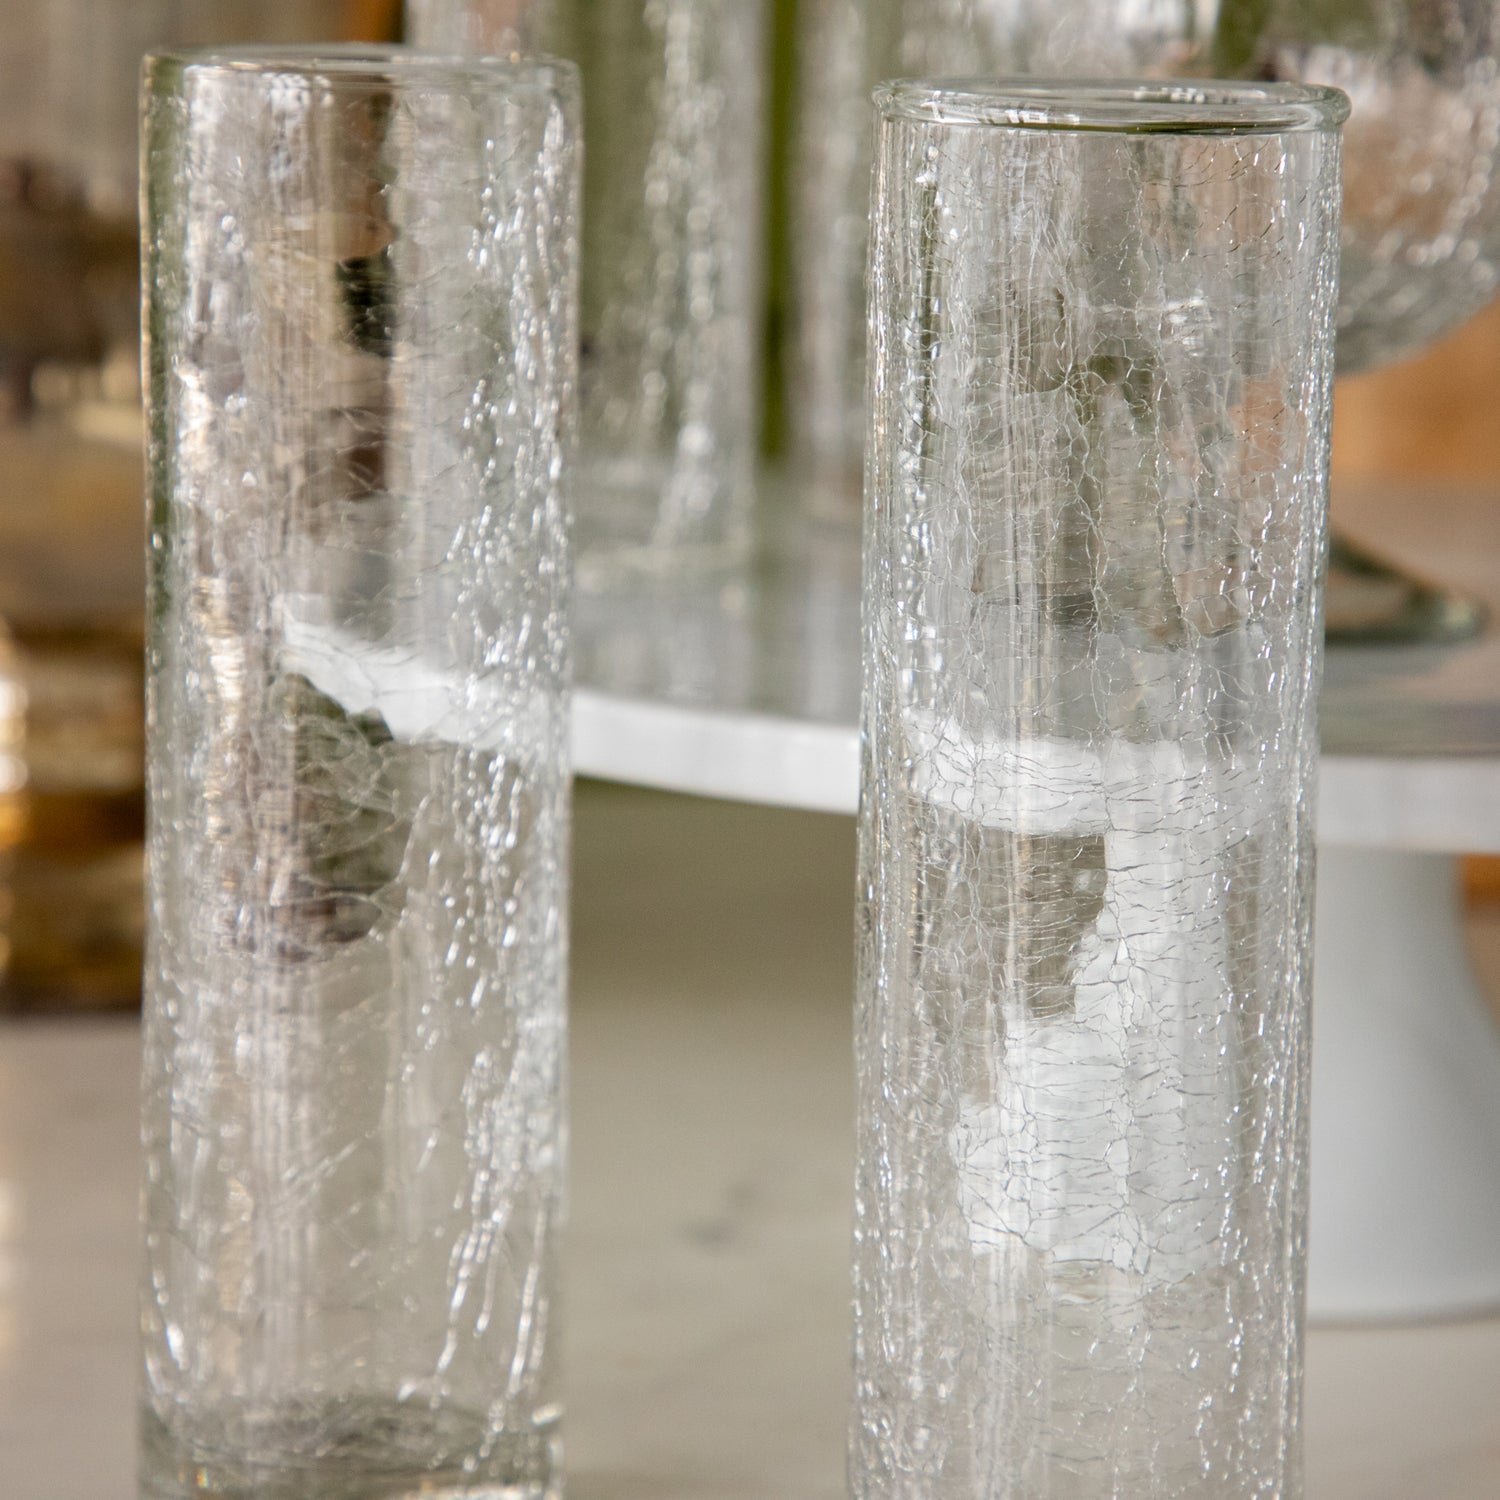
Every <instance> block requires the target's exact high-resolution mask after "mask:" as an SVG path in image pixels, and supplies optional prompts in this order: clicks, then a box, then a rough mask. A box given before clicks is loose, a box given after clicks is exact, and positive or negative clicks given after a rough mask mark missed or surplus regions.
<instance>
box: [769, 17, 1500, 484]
mask: <svg viewBox="0 0 1500 1500" xmlns="http://www.w3.org/2000/svg"><path fill="white" fill-rule="evenodd" d="M801 16H802V21H801V24H802V26H803V28H804V33H803V37H802V46H801V48H800V55H801V67H800V73H799V83H798V89H797V101H798V125H797V130H796V140H797V148H796V149H797V154H796V167H795V169H794V172H793V181H794V183H795V191H796V201H795V204H794V230H793V239H794V251H793V255H792V267H793V274H794V277H795V292H796V300H797V318H796V324H795V326H796V333H795V335H794V338H795V344H794V348H793V351H792V354H791V371H790V376H791V385H792V399H791V401H790V403H789V410H788V422H789V426H790V428H791V432H792V440H793V445H794V448H795V449H796V451H797V452H798V453H799V454H800V456H801V458H802V459H803V461H804V463H805V464H807V465H808V467H809V468H810V470H811V471H812V472H813V473H814V474H815V475H816V476H818V477H820V478H821V479H822V480H823V481H824V482H825V483H827V484H830V485H832V486H833V487H834V488H835V489H842V490H843V491H844V492H845V493H846V494H847V493H848V492H849V491H850V489H851V487H854V486H857V479H855V478H853V477H851V476H855V475H857V471H858V468H859V463H860V454H861V451H862V445H863V441H864V421H863V396H864V350H863V327H864V324H863V306H864V244H863V237H862V232H861V231H862V229H863V226H864V224H865V220H866V208H867V198H868V192H869V165H870V158H869V142H870V114H869V106H868V102H867V100H868V94H869V90H870V89H871V88H872V87H873V86H874V84H875V83H876V82H877V81H878V80H879V79H881V78H887V77H899V76H904V75H910V74H923V75H929V76H931V75H941V74H947V75H959V76H966V75H975V74H994V75H1013V74H1029V75H1032V76H1048V77H1091V76H1092V77H1103V76H1109V75H1114V76H1121V75H1140V76H1154V77H1221V78H1222V77H1241V78H1254V79H1263V80H1271V79H1281V80H1287V81H1300V82H1307V83H1320V84H1332V85H1336V86H1337V87H1339V88H1341V89H1343V90H1344V91H1345V92H1346V93H1347V94H1348V95H1349V97H1350V101H1351V105H1352V111H1351V114H1350V119H1349V125H1348V128H1347V130H1346V132H1345V147H1344V160H1345V169H1344V176H1345V198H1344V229H1343V250H1342V266H1341V271H1340V292H1339V310H1338V368H1339V372H1340V373H1341V374H1342V373H1348V372H1352V371H1357V370H1362V369H1366V368H1368V367H1369V366H1371V365H1374V364H1378V363H1381V362H1383V361H1386V360H1390V359H1396V358H1400V357H1401V356H1403V355H1406V354H1409V353H1411V352H1413V351H1414V350H1416V349H1418V348H1420V347H1421V346H1422V345H1423V344H1425V343H1427V342H1428V341H1430V340H1431V339H1433V338H1435V337H1436V336H1437V335H1438V334H1440V333H1442V332H1444V331H1445V330H1447V329H1449V328H1451V327H1454V326H1455V325H1457V324H1458V323H1460V322H1462V321H1463V320H1464V319H1466V318H1468V317H1469V316H1470V315H1471V314H1472V313H1473V312H1475V311H1476V310H1477V309H1478V308H1479V307H1481V306H1482V305H1483V304H1484V303H1486V302H1487V301H1488V300H1489V299H1490V298H1491V297H1492V296H1493V295H1494V294H1495V290H1496V286H1497V280H1500V173H1497V167H1500V62H1497V51H1500V4H1497V3H1496V0H1335V3H1329V0H1151V3H1146V4H1135V3H1127V0H805V3H804V4H803V5H802V7H801Z"/></svg>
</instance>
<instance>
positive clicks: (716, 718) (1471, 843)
mask: <svg viewBox="0 0 1500 1500" xmlns="http://www.w3.org/2000/svg"><path fill="white" fill-rule="evenodd" d="M1334 515H1335V518H1336V519H1337V521H1338V524H1339V525H1340V526H1341V527H1342V528H1343V529H1344V530H1345V531H1346V532H1347V533H1348V534H1349V535H1350V536H1351V537H1353V538H1354V539H1355V540H1357V541H1359V542H1362V543H1364V544H1365V545H1366V546H1368V547H1372V548H1374V549H1376V550H1378V551H1381V552H1384V553H1387V554H1389V555H1390V556H1391V557H1393V558H1396V559H1398V560H1400V561H1401V562H1402V563H1403V564H1405V565H1406V566H1407V567H1410V568H1413V569H1415V570H1417V571H1418V572H1420V573H1422V574H1425V575H1427V576H1429V577H1431V578H1433V579H1436V580H1440V581H1442V582H1443V583H1445V584H1448V585H1450V586H1453V587H1457V588H1462V589H1464V590H1466V591H1468V592H1469V593H1471V594H1473V595H1475V596H1477V597H1479V598H1480V599H1483V600H1485V601H1487V602H1488V604H1489V606H1490V608H1491V610H1492V614H1493V620H1494V622H1495V623H1494V624H1492V626H1491V628H1490V629H1489V630H1487V631H1486V632H1485V634H1484V635H1483V636H1481V637H1480V638H1479V639H1477V640H1474V641H1471V642H1466V643H1464V644H1461V645H1453V646H1443V647H1369V646H1358V647H1338V648H1335V649H1334V650H1331V651H1330V652H1329V654H1328V659H1327V668H1326V672H1325V678H1324V691H1323V705H1322V732H1323V749H1324V755H1323V762H1322V784H1321V789H1320V800H1319V835H1320V837H1321V838H1322V839H1323V840H1324V841H1325V842H1327V843H1333V844H1338V845H1341V846H1344V847H1351V848H1388V849H1393V848H1400V849H1409V850H1428V851H1433V852H1452V851H1471V852H1478V851H1485V850H1488V851H1500V492H1497V491H1494V490H1491V489H1483V488H1476V487H1473V486H1469V487H1458V488H1454V487H1450V488H1446V489H1415V488H1412V487H1410V486H1407V487H1400V486H1391V485H1385V486H1376V485H1370V484H1363V485H1355V486H1350V487H1346V488H1345V489H1342V490H1336V491H1335V496H1334ZM804 517H805V510H804V509H803V508H802V507H801V506H800V505H799V500H798V497H797V495H796V494H795V492H794V491H793V490H792V489H791V488H790V487H789V486H788V485H787V484H786V482H785V481H784V480H780V481H778V480H776V479H775V478H768V479H767V480H766V481H765V482H764V485H763V493H762V496H761V525H760V531H759V535H758V550H757V553H756V556H755V558H754V559H753V560H752V561H751V562H750V563H749V564H747V565H746V566H745V567H744V568H742V569H740V570H738V571H736V572H734V573H732V574H729V575H727V576H721V577H719V578H717V579H714V580H712V581H704V580H689V581H686V582H681V583H677V584H671V583H668V582H666V581H663V580H661V579H652V580H643V581H641V582H639V583H637V584H627V585H625V586H622V587H621V588H619V589H617V590H615V591H613V592H611V593H602V594H598V593H596V594H594V595H592V596H589V595H585V596H584V597H581V598H580V599H579V601H578V606H577V625H578V632H577V633H578V645H577V667H578V682H579V691H578V694H577V698H576V704H575V720H574V756H575V761H576V764H577V766H578V769H579V770H580V771H582V772H584V773H586V774H589V775H595V776H602V777H606V778H609V779H612V780H618V781H623V782H629V783H632V784H636V785H641V786H654V787H663V788H667V789H670V790H677V791H688V792H697V793H700V794H703V795H707V796H718V797H731V798H736V799H739V800H744V801H751V802H765V803H771V804H774V805H779V806H785V807H803V808H814V809H819V810H822V811H827V812H852V811H853V810H854V808H855V804H856V801H857V795H858V776H859V743H858V731H857V720H858V703H859V655H858V652H859V636H858V626H859V557H858V551H859V538H858V527H857V517H855V516H852V515H851V516H847V517H845V518H844V519H843V520H842V521H829V520H822V521H815V522H808V521H807V520H806V519H805V518H804Z"/></svg>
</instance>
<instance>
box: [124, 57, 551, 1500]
mask: <svg viewBox="0 0 1500 1500" xmlns="http://www.w3.org/2000/svg"><path fill="white" fill-rule="evenodd" d="M578 108H579V105H578V89H577V80H576V73H575V70H574V69H573V68H572V67H571V65H569V64H567V63H558V64H554V63H549V62H545V61H540V60H539V61H526V60H521V61H515V62H512V63H499V62H484V63H480V62H475V63H472V64H470V63H464V62H461V61H452V60H444V61H433V60H430V59H424V58H422V57H419V56H416V55H413V54H407V53H403V52H400V51H399V50H391V49H383V50H382V49H338V48H328V49H320V50H313V51H306V50H300V49H299V50H268V51H265V52H257V53H232V54H231V53H199V54H185V55H180V56H159V57H156V58H153V59H150V60H148V63H147V66H146V71H145V85H144V96H143V109H144V123H143V131H144V163H145V173H144V178H145V185H144V201H143V249H144V264H145V269H144V278H145V298H146V304H145V323H146V349H145V371H146V386H147V393H148V419H149V464H148V503H149V506H150V552H149V574H150V578H149V596H148V603H149V640H148V679H149V686H148V703H147V715H148V719H147V723H148V795H149V819H148V836H147V842H148V853H149V867H150V873H149V878H148V917H147V923H148V946H147V959H146V994H145V1023H144V1047H145V1056H144V1099H143V1110H144V1147H145V1192H144V1214H145V1255H144V1285H143V1303H142V1327H143V1339H144V1379H143V1382H142V1398H141V1406H142V1409H141V1421H142V1429H141V1470H140V1473H141V1480H140V1493H141V1495H142V1497H143V1500H186V1497H188V1496H193V1497H201V1500H208V1497H213V1496H220V1497H224V1500H228V1497H236V1500H239V1497H249V1496H254V1497H255V1500H307V1497H310V1496H312V1495H317V1496H318V1497H319V1500H376V1497H388V1496H404V1495H409V1494H416V1493H417V1492H420V1493H422V1494H423V1495H432V1496H453V1497H459V1496H475V1497H478V1496H483V1497H494V1496H499V1495H504V1496H505V1497H507V1500H544V1497H550V1496H553V1495H555V1494H557V1493H559V1487H560V1474H559V1472H558V1465H559V1454H560V1448H559V1427H558V1424H559V1408H558V1405H557V1400H556V1392H555V1386H554V1375H553V1364H554V1359H553V1345H554V1343H555V1336H554V1330H553V1327H552V1322H553V1317H552V1308H553V1300H554V1262H555V1257H556V1247H555V1238H556V1231H557V1219H558V1213H559V1205H560V1190H561V1182H560V1177H561V1171H562V1160H561V1153H562V1120H561V1077H562V1067H563V1040H564V1004H565V996H564V980H565V960H566V954H565V943H566V912H567V903H566V877H567V828H568V817H569V795H568V775H567V733H566V724H567V708H568V686H567V674H568V658H569V645H568V641H569V630H568V622H567V616H566V611H565V586H566V579H567V573H568V551H567V539H566V532H565V506H564V502H563V496H562V494H561V493H560V482H561V481H560V475H561V473H562V470H563V466H564V464H565V459H566V453H567V449H568V443H569V430H568V429H569V421H570V412H571V408H572V403H573V385H574V379H575V349H576V294H577V269H576V260H577V256H576V241H577V229H576V211H577V202H576V200H577V191H578V182H577V177H578V145H577V139H576V125H577V120H576V116H577V113H578Z"/></svg>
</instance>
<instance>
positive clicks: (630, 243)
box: [408, 0, 766, 587]
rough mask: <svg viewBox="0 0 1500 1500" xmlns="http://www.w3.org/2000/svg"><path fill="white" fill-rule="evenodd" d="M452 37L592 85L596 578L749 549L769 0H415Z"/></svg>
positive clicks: (587, 455)
mask: <svg viewBox="0 0 1500 1500" xmlns="http://www.w3.org/2000/svg"><path fill="white" fill-rule="evenodd" d="M408 28H409V30H410V33H411V36H412V39H413V40H415V41H417V42H419V43H421V44H422V45H424V46H429V47H434V48H444V49H449V48H457V49H472V48H479V49H482V50H488V51H502V50H505V49H506V48H508V47H510V46H513V45H516V44H518V43H519V44H520V45H522V46H530V47H535V48H539V49H541V50H543V51H546V52H549V53H553V54H556V55H557V56H560V57H568V58H571V59H572V60H573V61H575V62H576V63H577V64H578V65H579V67H580V68H581V70H582V74H583V87H584V135H585V141H586V145H587V150H586V152H585V160H584V214H583V292H582V298H583V301H582V323H581V329H582V351H581V363H580V370H579V379H580V394H579V437H580V443H579V465H578V470H577V483H576V484H575V485H574V487H573V488H574V499H575V509H576V515H577V553H578V566H579V579H580V582H581V584H583V585H584V586H586V587H589V586H594V585H600V586H608V585H609V584H610V583H611V582H612V581H614V580H617V579H619V578H620V577H622V576H624V577H629V576H638V575H639V574H640V573H641V572H643V571H644V572H646V573H673V572H675V573H683V572H689V573H691V572H704V571H710V570H715V569H717V568H719V567H721V566H723V565H726V564H729V563H732V562H734V561H735V560H737V559H739V558H741V557H742V556H743V555H744V553H745V551H746V549H747V548H748V545H749V539H750V533H749V525H750V505H751V501H752V495H753V469H754V462H755V454H756V446H757V443H758V440H759V421H760V401H759V388H760V355H759V348H760V337H761V323H760V319H761V307H760V284H761V260H762V255H761V240H762V237H763V236H762V232H761V222H760V220H761V213H760V206H761V185H760V184H761V148H762V139H761V138H762V118H763V93H764V90H763V77H762V74H763V69H764V50H765V49H764V34H765V29H766V26H765V0H411V3H410V5H409V9H408Z"/></svg>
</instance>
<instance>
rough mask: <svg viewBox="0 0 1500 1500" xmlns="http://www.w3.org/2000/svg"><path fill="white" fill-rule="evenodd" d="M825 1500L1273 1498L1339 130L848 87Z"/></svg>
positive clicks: (1299, 1223) (1301, 1104)
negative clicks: (850, 172)
mask: <svg viewBox="0 0 1500 1500" xmlns="http://www.w3.org/2000/svg"><path fill="white" fill-rule="evenodd" d="M877 101H878V105H879V137H878V147H877V164H876V192H875V202H876V210H875V217H874V223H873V226H872V249H871V256H872V268H873V269H872V303H873V305H872V310H871V321H870V334H871V343H870V351H871V352H870V358H871V363H872V384H871V394H872V402H873V413H872V426H871V444H872V447H871V456H870V462H869V469H868V476H867V491H868V493H867V511H866V527H867V530H866V571H865V600H866V602H865V610H866V615H865V630H864V639H865V683H864V691H865V738H864V747H865V748H864V763H863V787H862V803H861V807H862V810H861V820H860V835H861V843H860V868H861V874H860V891H861V902H862V922H861V929H860V930H861V955H860V977H859V1000H858V1016H857V1058H858V1069H859V1100H860V1103H859V1170H858V1186H857V1221H856V1237H855V1289H856V1330H857V1331H856V1366H857V1379H856V1403H855V1414H854V1420H853V1423H852V1436H851V1473H852V1476H853V1493H854V1494H855V1495H856V1496H857V1497H860V1500H873V1497H875V1496H881V1497H891V1496H897V1495H900V1496H909V1497H913V1500H915V1497H918V1496H920V1497H921V1500H950V1497H951V1500H958V1497H960V1496H962V1497H964V1500H972V1497H974V1496H975V1495H1002V1494H1003V1495H1014V1496H1018V1497H1019V1496H1025V1497H1027V1500H1064V1497H1066V1500H1095V1497H1097V1500H1105V1497H1114V1496H1120V1495H1132V1496H1135V1495H1141V1496H1144V1495H1150V1496H1152V1497H1153V1500H1169V1497H1183V1500H1186V1497H1189V1496H1191V1497H1194V1500H1203V1497H1209V1496H1213V1497H1222V1500H1250V1497H1252V1496H1254V1497H1267V1500H1268V1497H1271V1496H1277V1497H1279V1500H1290V1497H1293V1496H1295V1495H1297V1494H1299V1493H1300V1472H1299V1451H1298V1441H1297V1428H1298V1415H1299V1401H1300V1384H1301V1382H1300V1374H1301V1352H1300V1339H1301V1326H1302V1306H1303V1281H1304V1277H1303V1263H1304V1245H1303V1240H1304V1222H1305V1196H1306V1194H1305V1186H1306V1184H1305V1178H1306V1161H1307V1154H1306V1135H1307V1108H1306V1093H1307V1063H1308V1040H1307V1038H1308V1021H1309V1005H1308V998H1309V996H1308V986H1309V972H1308V965H1309V959H1308V928H1309V913H1310V909H1311V908H1310V889H1311V882H1312V873H1313V851H1312V818H1311V813H1312V793H1313V775H1312V772H1313V765H1314V753H1315V748H1316V733H1315V704H1316V693H1317V684H1318V678H1319V670H1320V662H1321V658H1320V623H1321V622H1320V586H1321V571H1322V562H1323V555H1324V541H1325V511H1326V505H1325V501H1326V481H1327V456H1328V446H1327V436H1328V423H1329V391H1330V380H1331V373H1332V372H1331V352H1332V324H1331V321H1330V320H1331V315H1332V311H1333V305H1334V297H1335V291H1336V286H1335V283H1336V264H1337V246H1338V202H1339V196H1338V195H1339V137H1338V127H1339V125H1340V123H1341V122H1342V119H1343V117H1344V114H1345V111H1346V108H1347V104H1346V101H1345V100H1344V97H1343V95H1341V94H1339V93H1337V92H1336V91H1332V90H1319V89H1305V88H1298V87H1293V86H1283V87H1277V86H1266V87H1257V86H1250V85H1246V86H1243V87H1240V86H1235V85H1218V84H1203V85H1192V86H1188V85H1183V86H1164V85H1154V84H1142V85H1139V86H1135V85H1130V84H1109V85H1106V84H1100V85H1092V84H1058V85H1053V86H1048V85H1045V84H1037V85H1027V84H1025V83H1017V84H1015V85H1014V86H1011V85H1009V84H1006V83H995V84H974V85H964V84H956V85H952V86H945V85H943V84H925V83H898V84H893V85H889V86H886V87H885V88H883V89H881V90H880V91H878V93H877Z"/></svg>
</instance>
